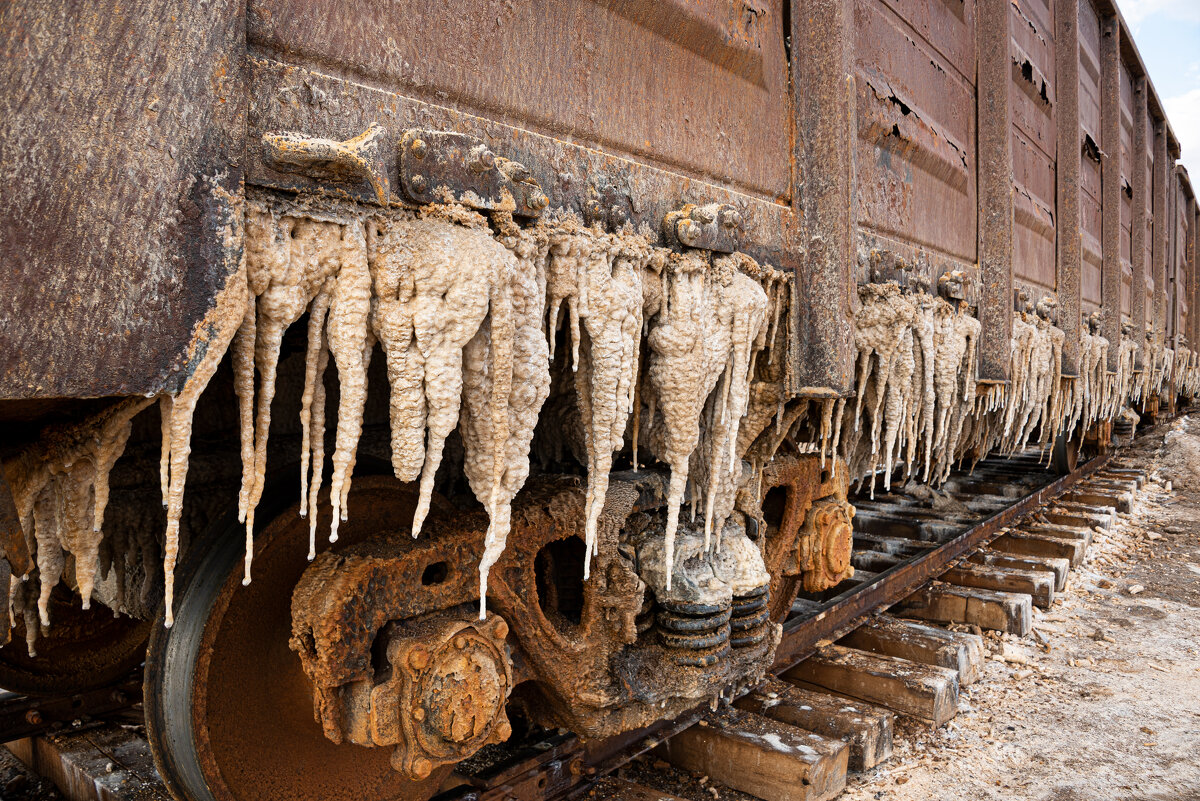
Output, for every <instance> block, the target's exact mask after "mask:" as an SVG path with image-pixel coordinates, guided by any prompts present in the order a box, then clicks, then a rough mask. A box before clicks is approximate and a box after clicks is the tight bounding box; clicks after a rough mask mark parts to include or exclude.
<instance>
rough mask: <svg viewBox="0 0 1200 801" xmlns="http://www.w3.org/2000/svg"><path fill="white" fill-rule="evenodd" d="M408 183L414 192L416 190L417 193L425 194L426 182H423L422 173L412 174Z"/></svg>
mask: <svg viewBox="0 0 1200 801" xmlns="http://www.w3.org/2000/svg"><path fill="white" fill-rule="evenodd" d="M409 183H410V184H411V185H412V190H413V191H414V192H416V193H417V194H418V195H423V194H425V189H426V183H425V176H424V175H414V176H413V177H412V181H410V182H409Z"/></svg>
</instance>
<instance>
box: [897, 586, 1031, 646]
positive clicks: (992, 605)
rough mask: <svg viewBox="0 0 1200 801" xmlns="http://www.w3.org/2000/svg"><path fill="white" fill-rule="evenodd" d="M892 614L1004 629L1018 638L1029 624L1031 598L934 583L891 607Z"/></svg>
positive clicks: (983, 627)
mask: <svg viewBox="0 0 1200 801" xmlns="http://www.w3.org/2000/svg"><path fill="white" fill-rule="evenodd" d="M891 612H892V614H895V615H899V616H901V617H912V618H917V619H918V620H933V621H936V622H938V623H973V624H974V625H976V626H979V628H981V629H989V630H991V631H1006V632H1008V633H1009V634H1015V635H1017V636H1018V637H1024V636H1025V635H1026V634H1028V633H1029V630H1030V628H1031V627H1032V625H1033V599H1032V598H1030V597H1029V596H1028V595H1021V594H1018V593H1015V592H997V591H995V590H982V589H976V588H973V587H955V586H953V585H951V584H942V583H940V582H939V583H936V584H931V585H929V586H927V587H923V588H921V589H919V590H917V591H916V592H914V593H913V594H912V595H910V596H908V598H906V599H904V600H903V601H901V602H900V603H899V604H897V605H896V606H893V607H892V609H891Z"/></svg>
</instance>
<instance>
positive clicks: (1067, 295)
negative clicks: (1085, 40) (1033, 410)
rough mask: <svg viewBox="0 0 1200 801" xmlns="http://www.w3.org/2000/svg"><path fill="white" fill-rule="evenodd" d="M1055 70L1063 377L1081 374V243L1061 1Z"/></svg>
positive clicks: (1072, 85)
mask: <svg viewBox="0 0 1200 801" xmlns="http://www.w3.org/2000/svg"><path fill="white" fill-rule="evenodd" d="M1054 42H1055V48H1054V52H1055V68H1056V75H1057V82H1056V87H1055V88H1056V89H1057V90H1058V92H1057V94H1058V108H1057V110H1056V112H1055V113H1056V121H1057V132H1056V138H1057V147H1056V150H1057V152H1058V186H1057V192H1058V197H1057V206H1058V225H1057V227H1058V242H1057V248H1058V252H1057V259H1056V268H1055V283H1056V284H1057V288H1058V305H1059V312H1060V314H1059V325H1060V326H1061V327H1062V329H1063V332H1064V333H1065V334H1066V336H1065V338H1064V339H1063V373H1065V374H1067V375H1076V374H1077V373H1078V371H1079V307H1080V302H1081V301H1080V292H1081V286H1080V279H1079V275H1080V271H1081V269H1082V264H1083V243H1082V240H1081V239H1080V217H1079V214H1080V211H1079V173H1080V169H1081V166H1080V165H1081V163H1080V158H1081V154H1080V150H1079V3H1078V0H1064V1H1063V2H1059V3H1056V4H1055V27H1054Z"/></svg>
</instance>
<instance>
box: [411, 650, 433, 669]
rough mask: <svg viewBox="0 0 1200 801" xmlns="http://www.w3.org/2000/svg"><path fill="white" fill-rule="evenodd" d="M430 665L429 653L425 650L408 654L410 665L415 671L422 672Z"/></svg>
mask: <svg viewBox="0 0 1200 801" xmlns="http://www.w3.org/2000/svg"><path fill="white" fill-rule="evenodd" d="M428 664H429V652H428V651H426V650H425V649H424V648H415V649H413V650H412V651H409V653H408V665H409V667H411V668H413V669H414V670H421V669H422V668H424V667H425V666H426V665H428Z"/></svg>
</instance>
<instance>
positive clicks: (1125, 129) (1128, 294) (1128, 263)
mask: <svg viewBox="0 0 1200 801" xmlns="http://www.w3.org/2000/svg"><path fill="white" fill-rule="evenodd" d="M1132 253H1133V80H1132V78H1131V77H1130V74H1129V67H1128V66H1126V64H1125V62H1124V61H1122V62H1121V317H1122V319H1123V320H1125V321H1128V320H1130V319H1131V318H1132V315H1133V261H1132Z"/></svg>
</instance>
